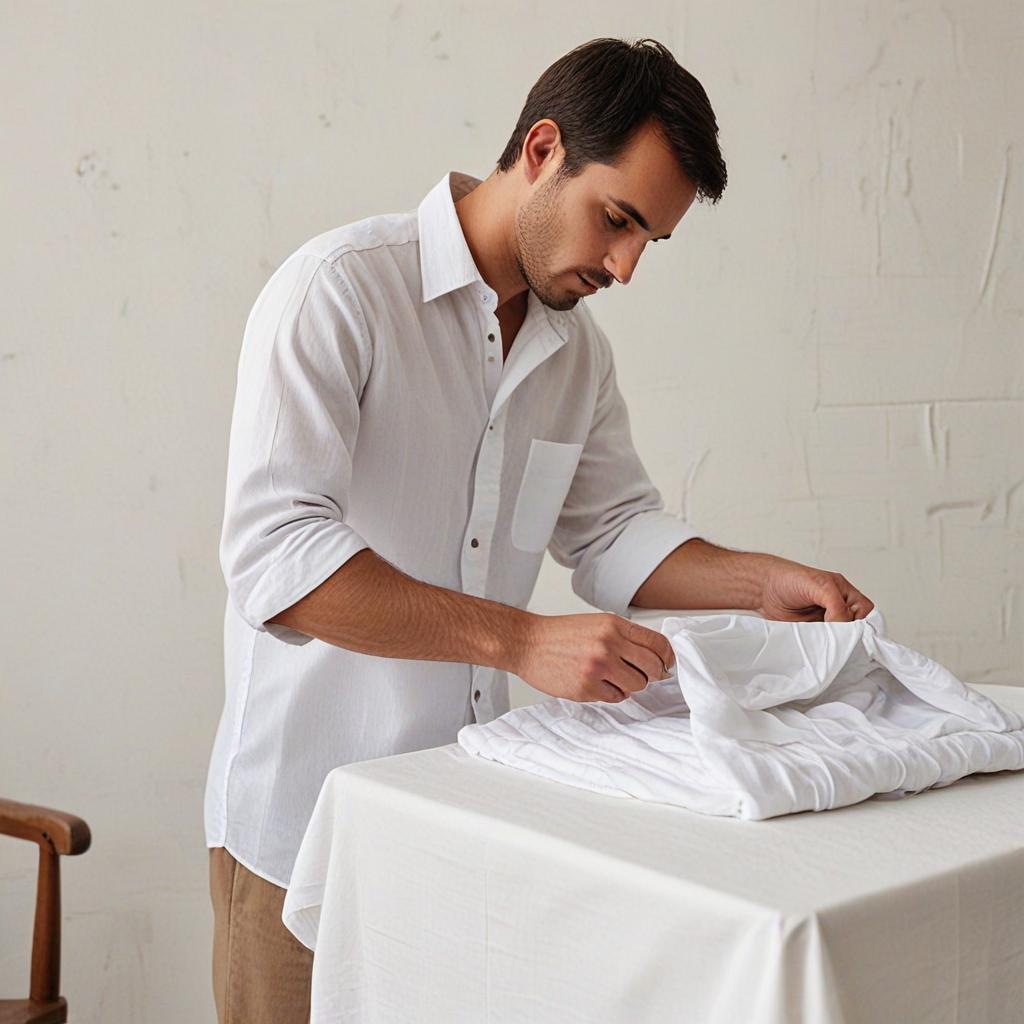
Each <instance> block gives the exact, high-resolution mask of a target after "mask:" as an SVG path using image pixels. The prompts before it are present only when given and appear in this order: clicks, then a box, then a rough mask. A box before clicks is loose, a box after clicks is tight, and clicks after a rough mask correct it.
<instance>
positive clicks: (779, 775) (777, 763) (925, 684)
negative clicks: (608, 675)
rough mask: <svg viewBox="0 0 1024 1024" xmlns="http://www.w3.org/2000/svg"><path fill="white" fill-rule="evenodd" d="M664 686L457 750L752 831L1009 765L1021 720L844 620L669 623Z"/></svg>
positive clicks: (539, 715)
mask: <svg viewBox="0 0 1024 1024" xmlns="http://www.w3.org/2000/svg"><path fill="white" fill-rule="evenodd" d="M661 632H662V633H663V634H664V635H665V636H666V637H667V638H668V640H669V641H670V642H671V644H672V648H673V650H674V652H675V655H676V666H675V674H674V675H673V677H671V678H670V679H667V680H664V681H662V682H658V683H652V684H650V685H648V686H647V687H646V689H644V690H643V691H641V692H640V693H638V694H634V695H633V696H632V697H630V698H629V699H628V700H625V701H622V702H621V703H618V704H612V703H605V702H601V701H598V702H590V703H578V702H575V701H570V700H563V699H554V700H549V701H544V702H541V703H539V704H534V705H530V706H528V707H523V708H517V709H515V710H514V711H511V712H508V713H506V714H505V715H503V716H501V717H500V718H498V719H496V720H494V721H493V722H490V723H487V724H481V725H468V726H465V727H463V728H462V729H461V730H460V732H459V734H458V742H459V744H460V745H461V746H462V747H463V748H464V749H465V750H467V751H469V752H470V753H472V754H476V755H478V756H481V757H485V758H488V759H490V760H493V761H497V762H500V763H503V764H506V765H510V766H512V767H515V768H520V769H522V770H525V771H530V772H533V773H535V774H538V775H542V776H544V777H546V778H549V779H553V780H555V781H559V782H564V783H568V784H570V785H575V786H581V787H584V788H587V789H593V790H597V791H600V792H604V793H610V794H615V795H619V796H632V797H636V798H640V799H647V800H654V801H657V802H661V803H670V804H676V805H678V806H681V807H686V808H689V809H691V810H695V811H700V812H702V813H705V814H716V815H731V816H734V817H740V818H747V819H753V820H760V819H764V818H769V817H774V816H777V815H780V814H789V813H794V812H799V811H804V810H814V811H820V810H827V809H830V808H834V807H841V806H844V805H847V804H851V803H857V802H859V801H861V800H865V799H868V798H870V797H873V796H876V795H877V796H882V797H885V798H887V799H894V798H898V797H901V796H906V795H908V794H911V793H918V792H921V791H923V790H925V789H929V788H935V787H942V786H948V785H950V784H951V783H953V782H955V781H957V780H958V779H960V778H963V777H964V776H965V775H970V774H974V773H977V772H995V771H1006V770H1010V771H1015V770H1019V769H1021V768H1022V767H1024V720H1022V718H1021V716H1020V715H1019V714H1017V713H1016V712H1015V711H1010V710H1007V709H1005V708H1002V707H1000V706H999V705H998V704H996V703H995V702H994V701H993V700H991V699H990V698H989V697H987V696H985V695H984V694H982V693H980V692H979V691H977V690H975V689H973V688H972V687H971V686H969V685H968V684H966V683H964V682H962V681H960V680H959V679H957V678H956V676H954V675H953V674H952V673H951V672H950V671H949V670H948V669H946V668H945V667H943V666H942V665H939V664H938V663H937V662H935V661H932V660H931V659H930V658H928V657H926V656H925V655H923V654H921V653H920V652H918V651H914V650H912V649H910V648H909V647H905V646H904V645H902V644H899V643H896V642H895V641H893V640H891V639H890V638H888V637H886V636H885V635H884V634H885V621H884V618H883V617H882V615H881V613H880V612H879V611H878V610H877V609H875V610H873V611H872V612H871V613H870V614H869V615H868V616H867V617H866V618H864V619H858V620H855V621H853V622H780V621H776V620H768V619H762V618H760V617H758V616H754V615H739V614H732V613H729V614H714V615H692V616H679V617H671V618H667V619H665V620H664V622H663V623H662V626H661Z"/></svg>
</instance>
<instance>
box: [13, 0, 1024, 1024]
mask: <svg viewBox="0 0 1024 1024" xmlns="http://www.w3.org/2000/svg"><path fill="white" fill-rule="evenodd" d="M552 7H554V8H555V10H554V13H552ZM0 17H2V22H3V25H4V30H3V33H2V34H0V91H2V94H3V95H4V97H5V103H4V104H3V107H2V110H0V119H2V120H0V128H2V136H0V137H2V138H3V140H4V152H5V156H6V159H5V160H4V162H3V167H2V170H0V176H2V183H3V187H2V189H0V204H2V207H0V208H2V214H3V225H4V235H5V239H6V243H7V244H6V245H4V246H3V249H2V255H0V288H2V289H3V298H4V315H3V317H2V319H0V415H2V441H0V444H2V450H3V463H2V465H3V481H4V489H3V493H4V501H3V505H2V513H0V515H2V520H0V524H2V530H0V538H2V540H0V543H2V545H3V548H2V559H3V560H2V565H3V585H2V586H3V590H2V594H3V608H4V613H3V615H2V617H0V629H2V640H3V648H2V649H3V652H4V654H3V659H2V663H0V672H2V692H0V701H2V703H0V793H3V794H4V795H9V796H12V797H15V798H17V799H22V800H26V801H34V802H38V803H43V804H49V805H52V806H57V807H61V808H65V809H68V810H71V811H74V812H76V813H79V814H81V815H82V816H83V817H85V818H86V819H87V820H88V821H89V823H90V824H91V826H92V828H93V833H94V845H93V848H92V849H91V850H90V851H89V852H88V853H87V854H86V855H85V856H84V857H81V858H78V859H70V860H67V861H65V862H64V865H63V874H64V886H65V931H64V984H63V990H64V993H65V994H66V995H67V997H68V999H69V1000H70V1003H71V1006H72V1010H73V1017H72V1019H73V1020H74V1021H76V1024H100V1022H107V1021H113V1020H126V1021H127V1020H132V1021H147V1022H159V1024H164V1022H167V1024H170V1022H175V1024H177V1022H180V1021H185V1020H188V1021H212V1020H213V1012H212V1002H211V997H210V986H209V953H210V951H209V941H210V933H211V918H210V911H209V904H208V896H207V890H206V886H207V876H206V869H207V861H206V852H205V849H204V845H203V836H202V828H201V800H202V787H203V782H204V776H205V771H206V759H207V755H208V752H209V747H210V743H211V741H212V737H213V732H214V729H215V725H216V719H217V715H218V713H219V710H220V702H221V692H222V691H221V687H222V678H221V665H220V656H221V649H220V643H221V640H220V629H221V614H222V609H223V601H224V596H225V595H224V589H223V583H222V580H221V577H220V572H219V567H218V564H217V540H218V535H219V528H220V516H221V504H222V498H223V482H224V466H225V458H226V448H227V428H228V423H229V417H230V411H231V400H232V394H233V386H234V373H235V365H236V359H237V353H238V347H239V343H240V340H241V333H242V328H243V326H244V323H245V318H246V315H247V313H248V311H249V308H250V306H251V304H252V302H253V300H254V299H255V297H256V295H257V293H258V291H259V289H260V287H261V285H262V284H263V282H264V281H265V280H266V278H267V277H268V276H269V274H270V272H271V271H272V270H273V268H274V267H275V266H277V264H278V263H279V262H280V261H281V260H282V259H283V258H284V256H286V255H287V254H288V253H289V252H291V251H292V250H293V249H294V248H296V247H297V246H298V245H299V244H301V242H303V241H305V240H306V239H307V238H309V237H310V236H312V235H314V234H316V233H319V232H320V231H322V230H325V229H327V228H329V227H332V226H335V225H337V224H341V223H345V222H346V221H349V220H354V219H356V218H359V217H362V216H365V215H368V214H371V213H377V212H385V211H390V210H401V209H410V208H412V207H415V205H416V204H417V203H418V202H419V200H420V198H421V197H422V195H423V194H425V192H426V191H427V189H429V187H430V186H431V185H433V184H434V183H435V182H436V181H437V180H438V178H440V176H441V175H442V174H443V173H444V172H445V171H447V170H449V169H459V170H466V171H470V172H473V173H476V174H478V175H485V174H486V173H488V172H489V170H490V169H491V167H492V166H493V162H494V161H495V160H496V159H497V156H498V154H499V153H500V151H501V149H502V147H503V146H504V143H505V141H506V140H507V137H508V134H509V133H510V131H511V129H512V127H513V125H514V122H515V119H516V116H517V114H518V112H519V109H520V107H521V104H522V101H523V99H524V98H525V95H526V91H527V89H528V88H529V86H530V85H531V84H532V83H533V81H534V80H535V78H536V77H537V75H538V74H539V73H540V72H541V71H542V70H543V69H544V68H545V67H546V66H547V65H548V64H549V63H550V62H551V61H552V60H554V59H555V58H556V57H557V56H559V55H560V54H561V53H563V52H565V51H566V50H568V49H569V48H571V47H572V46H573V45H575V44H576V43H579V42H582V41H584V40H585V39H589V38H593V37H595V36H598V35H616V36H630V37H636V36H641V35H652V36H654V37H656V38H659V39H661V40H662V41H663V42H665V43H666V44H667V45H668V46H669V47H670V48H672V49H673V51H674V52H675V54H676V56H677V57H678V58H679V60H680V61H681V62H682V63H683V64H684V65H685V66H687V67H688V68H689V69H690V70H692V71H693V72H694V73H695V74H696V75H697V76H698V77H699V78H700V79H701V81H702V82H703V83H704V85H705V87H706V88H707V90H708V92H709V94H710V96H711V99H712V102H713V104H714V106H715V109H716V111H717V113H718V116H719V121H720V123H721V126H722V145H723V148H724V151H725V154H726V159H727V161H728V164H729V174H730V185H729V187H728V189H727V191H726V194H725V197H724V199H723V201H722V203H721V204H720V206H719V207H717V208H706V207H694V208H693V209H692V210H691V211H690V213H689V214H688V215H687V217H686V219H685V220H684V221H683V224H682V225H681V230H680V231H679V232H678V234H677V235H676V236H675V237H674V238H673V241H672V242H671V243H669V244H668V245H663V246H659V247H658V248H657V250H656V251H655V250H651V251H649V252H648V253H647V254H645V256H644V259H643V260H642V261H641V264H640V267H639V270H638V272H637V274H636V276H635V277H634V280H633V282H632V283H631V285H630V286H629V288H628V289H619V288H615V289H612V290H611V292H610V293H609V294H607V295H602V296H600V297H599V298H597V299H595V300H593V308H594V309H595V311H596V313H597V315H598V317H599V318H600V320H601V321H602V323H603V325H604V326H605V327H606V329H607V330H608V332H609V334H610V336H611V338H612V339H613V342H614V344H615V348H616V353H617V357H618V366H619V376H620V382H621V386H622V388H623V390H624V392H625V394H626V397H627V400H628V401H629V403H630V407H631V409H632V416H633V428H634V435H635V439H636V442H637V444H638V447H639V448H640V450H641V452H642V454H643V455H644V456H645V457H646V460H647V463H648V466H649V469H650V471H651V473H652V475H653V476H654V478H655V480H656V482H657V483H658V484H659V486H661V487H662V489H663V491H664V493H665V496H666V500H667V501H668V503H669V505H670V507H672V508H674V509H676V510H683V511H685V512H686V514H687V515H688V516H689V518H690V519H691V520H692V521H693V522H694V523H695V524H696V525H697V526H698V527H700V528H701V529H702V530H704V531H705V532H706V534H707V535H708V536H709V537H710V538H711V539H713V540H717V541H719V542H720V543H723V544H726V545H728V546H730V547H737V548H750V549H758V550H767V551H775V552H778V553H780V554H784V555H786V556H788V557H791V558H795V559H798V560H802V561H806V562H809V563H813V564H819V565H822V566H825V567H827V568H832V569H837V570H840V571H842V572H844V573H846V574H847V575H848V576H849V577H850V578H851V579H852V580H853V581H854V582H855V583H857V585H858V586H860V587H861V589H863V590H864V591H865V592H866V593H867V594H868V595H869V596H870V597H872V598H873V599H874V600H875V602H876V603H877V604H878V605H879V607H880V608H881V609H882V610H883V611H884V612H885V613H886V617H887V619H888V622H889V625H890V631H891V633H892V635H893V636H895V637H896V638H898V639H900V640H901V641H903V642H905V643H908V644H911V645H912V646H916V647H918V648H919V649H921V650H923V651H926V652H928V653H929V654H931V655H932V656H934V657H937V658H938V659H939V660H941V661H943V662H944V663H946V664H947V665H949V666H950V667H951V668H952V669H954V670H955V671H957V672H958V673H960V674H961V675H962V676H963V677H964V678H967V679H969V680H973V681H977V682H982V681H985V682H1011V683H1021V682H1024V651H1022V637H1024V628H1022V627H1024V586H1022V580H1024V552H1022V549H1024V544H1022V532H1024V486H1022V485H1024V444H1022V442H1024V358H1022V314H1024V299H1022V296H1024V264H1022V260H1021V244H1022V233H1024V213H1022V208H1021V171H1022V163H1024V152H1022V144H1024V135H1022V130H1024V118H1022V116H1021V115H1022V110H1021V101H1020V97H1021V96H1024V71H1022V66H1021V62H1020V60H1019V55H1020V52H1021V49H1022V46H1024V26H1022V14H1021V7H1020V5H1019V4H1018V3H1017V2H1016V0H988V2H984V3H973V4H967V3H947V4H945V5H943V6H940V5H939V4H937V3H924V2H904V3H895V2H876V3H854V2H849V3H846V2H843V3H827V4H824V3H823V4H817V5H816V4H812V3H809V2H795V0H794V2H788V3H773V4H764V3H759V2H755V0H750V2H747V3H733V4H728V3H721V2H711V0H704V2H692V3H654V2H648V3H640V4H632V5H629V6H628V9H624V8H623V5H621V4H618V3H612V2H608V0H595V2H593V3H590V4H588V5H587V6H586V8H585V9H583V8H580V7H579V6H578V5H569V4H566V5H561V4H559V5H551V4H541V3H536V4H532V3H531V4H501V5H497V4H495V5H491V4H487V5H483V4H478V3H474V4H463V3H459V4H456V3H442V2H434V3H417V4H413V3H390V4H387V5H371V4H355V3H327V2H304V3H262V4H259V3H224V2H221V3H213V4H210V3H198V2H190V3H185V2H179V3H175V4H156V3H152V2H142V3H136V4H129V3H120V4H115V3H111V2H102V3H101V2H93V3H90V4H78V3H54V2H49V3H47V2H43V3H38V4H25V3H19V2H14V0H8V2H5V3H2V4H0ZM510 55H512V56H513V58H514V59H513V60H511V61H510V60H509V57H510ZM534 607H535V608H536V609H537V610H539V611H545V612H556V611H565V610H574V609H576V608H578V607H580V604H579V602H578V601H577V600H576V599H575V597H574V596H573V595H572V594H571V592H570V591H569V588H568V582H567V578H566V574H565V573H564V572H563V571H562V570H561V569H560V568H558V567H557V566H554V565H551V564H549V565H547V566H546V568H545V571H544V573H543V575H542V578H541V582H540V585H539V588H538V592H537V596H536V601H535V605H534ZM528 698H529V691H527V690H526V689H525V688H524V687H520V688H517V693H516V695H515V699H516V700H517V701H522V700H524V699H528ZM34 871H35V858H34V848H30V847H28V846H27V844H24V843H16V842H14V841H7V842H2V843H0V994H2V995H4V996H15V995H20V994H23V990H24V989H26V988H27V982H28V947H29V940H30V933H31V918H32V906H33V899H34V892H33V885H34V881H33V880H34Z"/></svg>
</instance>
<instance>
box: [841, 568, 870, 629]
mask: <svg viewBox="0 0 1024 1024" xmlns="http://www.w3.org/2000/svg"><path fill="white" fill-rule="evenodd" d="M836 586H837V587H838V588H839V592H840V593H841V594H842V595H843V600H844V601H845V602H846V607H847V608H849V609H850V612H851V614H852V615H853V617H854V618H855V619H863V618H864V617H865V616H867V615H869V614H870V613H871V611H872V610H873V609H874V607H875V604H874V602H873V601H871V600H870V599H869V598H867V597H865V596H864V595H863V594H862V593H861V592H860V591H859V590H858V589H857V588H856V587H855V586H854V585H853V584H852V583H851V582H850V581H849V580H848V579H846V577H845V576H840V577H838V578H837V579H836Z"/></svg>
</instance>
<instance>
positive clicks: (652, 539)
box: [594, 511, 701, 616]
mask: <svg viewBox="0 0 1024 1024" xmlns="http://www.w3.org/2000/svg"><path fill="white" fill-rule="evenodd" d="M700 536H701V534H699V533H698V532H697V531H696V530H694V529H693V528H692V527H691V526H689V525H688V524H687V523H686V522H685V521H684V520H682V519H679V518H677V517H676V516H674V515H672V514H671V513H669V512H662V511H651V512H638V513H637V514H636V515H635V516H633V518H632V519H630V520H629V524H628V525H627V526H626V528H625V529H624V530H623V531H622V533H620V534H619V536H618V537H616V538H615V543H614V544H612V546H611V547H610V548H609V549H608V550H607V551H605V552H604V554H603V555H601V563H600V565H599V566H598V568H597V572H596V574H595V582H594V596H595V597H596V599H597V600H596V604H597V607H598V608H603V609H604V610H605V611H609V612H614V613H615V614H616V615H623V616H624V615H625V614H626V609H627V608H628V607H629V602H630V601H632V599H633V595H634V594H635V593H636V592H637V591H638V590H639V589H640V587H641V585H642V584H643V582H644V580H646V579H647V577H648V576H650V575H651V573H652V572H654V570H655V569H657V568H658V566H659V565H660V564H661V563H662V561H664V559H665V558H667V557H668V556H669V555H670V554H671V553H672V552H673V551H675V549H676V548H677V547H679V545H680V544H685V543H686V541H688V540H693V538H694V537H700Z"/></svg>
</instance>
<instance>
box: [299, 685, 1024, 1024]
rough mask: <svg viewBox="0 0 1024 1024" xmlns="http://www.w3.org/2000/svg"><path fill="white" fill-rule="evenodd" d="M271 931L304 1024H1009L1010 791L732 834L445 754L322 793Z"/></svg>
mask: <svg viewBox="0 0 1024 1024" xmlns="http://www.w3.org/2000/svg"><path fill="white" fill-rule="evenodd" d="M978 689H979V690H981V691H982V692H983V693H986V694H987V695H988V696H990V697H992V698H993V699H994V700H996V701H997V702H999V703H1000V704H1002V705H1003V706H1004V707H1008V708H1013V709H1016V710H1018V711H1024V688H1017V687H1006V686H994V685H988V686H984V685H983V686H978ZM284 920H285V923H286V924H287V926H288V927H289V928H290V929H291V930H292V931H293V932H294V933H295V935H297V936H298V938H299V939H301V940H302V942H304V943H305V944H306V945H307V946H310V947H313V948H315V951H316V955H315V958H314V964H313V995H312V1007H313V1009H312V1017H311V1021H312V1024H327V1022H340V1021H345V1022H350V1024H354V1022H371V1021H372V1022H397V1021H403V1022H405V1021H408V1022H416V1024H434V1022H437V1024H460V1022H466V1024H506V1022H508V1024H513V1022H515V1024H547V1022H551V1024H556V1022H557V1024H574V1022H578V1024H598V1022H615V1024H619V1022H621V1024H642V1022H657V1024H661V1022H666V1024H667V1022H673V1024H676V1022H680V1024H682V1022H693V1024H783V1022H785V1024H840V1022H841V1024H889V1022H892V1024H924V1022H928V1024H933V1022H934V1024H940V1022H942V1024H946V1022H948V1024H953V1022H954V1021H959V1022H961V1024H1019V1022H1022V1021H1024V773H1021V772H1002V773H995V774H989V775H973V776H969V777H967V778H965V779H962V780H960V781H959V782H956V783H954V784H953V785H951V786H949V787H948V788H944V789H936V790H928V791H926V792H924V793H920V794H917V795H914V796H909V797H906V798H904V799H899V800H886V799H882V798H878V797H876V798H872V799H870V800H867V801H864V802H862V803H859V804H855V805H852V806H849V807H842V808H839V809H836V810H830V811H825V812H821V813H814V812H809V811H808V812H804V813H801V814H793V815H786V816H783V817H780V818H773V819H770V820H767V821H743V820H739V819H733V818H715V817H709V816H705V815H701V814H697V813H695V812H691V811H687V810H684V809H681V808H676V807H671V806H666V805H661V804H654V803H648V802H644V801H639V800H632V799H628V798H618V797H614V796H605V795H602V794H599V793H591V792H587V791H584V790H580V789H577V788H575V787H570V786H566V785H563V784H561V783H558V782H552V781H548V780H546V779H542V778H539V777H537V776H534V775H529V774H526V773H524V772H520V771H517V770H516V769H513V768H508V767H506V766H503V765H498V764H494V763H491V762H488V761H484V760H482V759H479V758H474V757H472V756H470V755H469V754H467V753H465V752H464V751H463V750H461V748H459V747H458V746H456V745H454V744H452V745H450V746H446V747H440V748H437V749H435V750H427V751H421V752H418V753H413V754H402V755H399V756H396V757H389V758H383V759H380V760H376V761H367V762H362V763H360V764H354V765H348V766H345V767H342V768H338V769H336V770H335V771H333V772H331V774H330V775H329V776H328V777H327V780H326V782H325V783H324V787H323V790H322V791H321V794H320V797H319V800H318V802H317V805H316V809H315V811H314V814H313V818H312V821H311V823H310V825H309V828H308V830H307V832H306V836H305V839H304V841H303V845H302V848H301V850H300V853H299V858H298V861H297V863H296V865H295V871H294V873H293V875H292V882H291V887H290V888H289V890H288V894H287V898H286V901H285V907H284Z"/></svg>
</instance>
